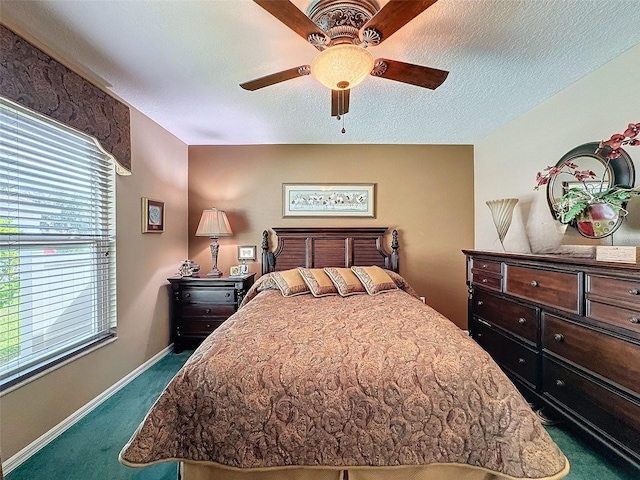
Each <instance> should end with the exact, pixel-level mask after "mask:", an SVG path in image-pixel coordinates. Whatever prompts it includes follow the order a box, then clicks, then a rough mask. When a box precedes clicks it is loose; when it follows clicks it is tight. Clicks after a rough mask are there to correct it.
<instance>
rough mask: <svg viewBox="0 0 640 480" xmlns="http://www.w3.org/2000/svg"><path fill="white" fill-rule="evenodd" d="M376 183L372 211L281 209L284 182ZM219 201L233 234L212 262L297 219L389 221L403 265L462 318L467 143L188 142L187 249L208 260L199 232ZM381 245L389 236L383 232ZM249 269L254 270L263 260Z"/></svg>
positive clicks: (469, 241) (434, 300)
mask: <svg viewBox="0 0 640 480" xmlns="http://www.w3.org/2000/svg"><path fill="white" fill-rule="evenodd" d="M295 182H299V183H300V182H311V183H313V182H318V183H321V182H342V183H356V182H359V183H375V184H376V194H377V202H376V218H374V219H369V218H368V219H354V218H325V219H320V218H318V219H309V218H302V219H300V218H297V219H292V218H283V217H282V183H295ZM210 207H217V208H220V209H222V210H225V211H226V212H227V213H228V215H229V221H230V223H231V228H232V229H233V232H234V235H233V236H232V237H226V238H221V239H220V244H221V247H220V254H219V259H218V267H219V268H220V269H221V270H224V271H226V272H228V270H229V267H230V266H231V265H237V264H238V260H237V246H238V245H257V247H258V252H260V243H261V239H262V231H263V230H264V229H268V228H271V227H286V226H288V227H294V226H316V225H317V226H343V225H357V226H369V225H376V226H387V227H390V228H391V229H393V228H397V229H398V230H399V232H400V273H401V274H402V275H403V276H405V278H406V279H407V280H408V281H409V283H410V284H411V285H412V286H413V287H414V288H415V289H416V290H417V291H418V293H419V294H420V295H423V296H426V298H427V301H428V303H429V304H431V305H432V306H433V307H435V308H436V309H437V310H439V311H440V312H442V313H443V314H445V315H446V316H448V317H449V318H450V319H451V320H453V321H454V322H455V323H456V324H457V325H459V326H460V327H463V328H466V323H467V314H466V308H467V293H466V288H465V266H464V256H463V255H462V253H460V249H462V248H470V247H472V245H473V148H472V147H471V146H437V145H271V146H266V145H261V146H190V147H189V255H190V258H192V259H193V260H195V261H196V262H197V263H199V264H201V265H202V268H203V269H204V270H209V269H210V268H211V257H210V254H209V249H208V245H209V239H208V238H206V237H205V238H202V237H195V236H194V234H195V231H196V228H197V225H198V220H199V218H200V214H201V212H202V210H203V209H205V208H210ZM387 240H388V241H387V245H388V244H389V243H390V239H387ZM250 268H251V271H255V272H259V271H260V266H259V263H257V262H256V263H252V264H251V266H250Z"/></svg>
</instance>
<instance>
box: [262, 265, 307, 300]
mask: <svg viewBox="0 0 640 480" xmlns="http://www.w3.org/2000/svg"><path fill="white" fill-rule="evenodd" d="M271 277H272V278H273V281H274V282H276V285H277V286H278V288H279V289H280V292H282V296H283V297H293V296H294V295H302V294H304V293H309V287H307V284H306V283H304V279H303V278H302V275H300V272H298V270H297V269H296V268H292V269H291V270H284V271H282V272H273V273H272V274H271Z"/></svg>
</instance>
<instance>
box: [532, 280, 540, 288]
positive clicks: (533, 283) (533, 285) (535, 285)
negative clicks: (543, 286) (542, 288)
mask: <svg viewBox="0 0 640 480" xmlns="http://www.w3.org/2000/svg"><path fill="white" fill-rule="evenodd" d="M538 285H540V284H539V283H538V282H536V281H535V280H532V281H531V286H532V287H537V286H538Z"/></svg>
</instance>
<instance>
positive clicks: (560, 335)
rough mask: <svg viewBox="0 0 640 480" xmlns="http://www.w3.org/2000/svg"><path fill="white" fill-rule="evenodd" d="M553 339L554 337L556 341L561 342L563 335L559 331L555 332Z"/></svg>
mask: <svg viewBox="0 0 640 480" xmlns="http://www.w3.org/2000/svg"><path fill="white" fill-rule="evenodd" d="M553 339H554V340H555V341H556V342H563V341H564V335H562V334H561V333H556V334H555V335H554V336H553Z"/></svg>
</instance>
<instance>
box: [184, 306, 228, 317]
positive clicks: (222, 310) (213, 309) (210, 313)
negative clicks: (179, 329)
mask: <svg viewBox="0 0 640 480" xmlns="http://www.w3.org/2000/svg"><path fill="white" fill-rule="evenodd" d="M235 311H236V306H235V305H234V304H233V303H230V304H226V305H223V304H221V305H207V304H195V305H189V304H187V305H185V306H184V307H182V318H183V319H187V318H197V317H211V318H214V317H223V318H229V317H230V316H231V315H233V314H234V313H235Z"/></svg>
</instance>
